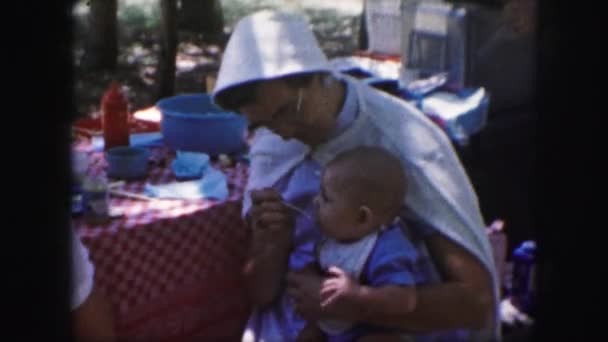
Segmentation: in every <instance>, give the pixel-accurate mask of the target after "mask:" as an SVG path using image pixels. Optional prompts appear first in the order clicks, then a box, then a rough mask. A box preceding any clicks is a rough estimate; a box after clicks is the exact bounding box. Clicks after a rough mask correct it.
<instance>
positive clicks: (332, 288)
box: [321, 266, 361, 312]
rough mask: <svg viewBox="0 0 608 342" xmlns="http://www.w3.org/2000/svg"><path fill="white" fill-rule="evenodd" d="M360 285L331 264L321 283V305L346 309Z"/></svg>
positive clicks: (327, 307)
mask: <svg viewBox="0 0 608 342" xmlns="http://www.w3.org/2000/svg"><path fill="white" fill-rule="evenodd" d="M360 290H361V286H360V285H359V283H358V282H357V281H356V280H355V279H353V278H351V277H350V276H349V275H348V274H346V272H344V271H343V270H342V269H340V268H338V267H335V266H332V267H330V268H329V270H328V278H326V279H325V280H324V281H323V283H322V284H321V307H322V308H324V309H329V311H334V310H331V308H334V307H338V308H339V309H338V310H337V311H339V312H344V311H348V307H349V306H350V305H349V303H352V300H353V298H355V297H356V296H357V295H358V293H359V291H360Z"/></svg>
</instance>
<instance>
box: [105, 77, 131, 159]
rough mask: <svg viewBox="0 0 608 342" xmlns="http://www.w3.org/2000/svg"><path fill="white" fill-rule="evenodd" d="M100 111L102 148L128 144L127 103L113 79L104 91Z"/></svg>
mask: <svg viewBox="0 0 608 342" xmlns="http://www.w3.org/2000/svg"><path fill="white" fill-rule="evenodd" d="M101 113H102V114H101V125H102V128H103V139H104V149H105V150H107V149H109V148H112V147H115V146H129V104H128V102H127V99H126V97H125V95H124V94H123V93H122V91H121V90H120V84H119V83H118V82H116V81H113V82H112V83H111V84H110V87H109V88H108V90H106V92H105V93H104V95H103V97H102V99H101Z"/></svg>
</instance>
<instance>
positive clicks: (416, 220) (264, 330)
mask: <svg viewBox="0 0 608 342" xmlns="http://www.w3.org/2000/svg"><path fill="white" fill-rule="evenodd" d="M213 96H214V100H215V102H216V103H217V104H218V105H220V106H222V107H224V108H227V109H230V110H235V111H237V112H239V113H241V114H242V115H244V116H245V117H246V118H247V119H248V121H249V123H250V125H251V129H255V135H254V137H253V140H252V144H251V149H250V158H251V168H250V176H249V181H248V184H247V194H248V195H247V196H245V199H244V203H243V212H244V214H246V218H247V222H248V224H249V226H250V227H251V229H252V232H253V234H252V243H251V246H250V249H249V258H248V260H247V262H246V266H245V270H244V273H245V277H246V280H247V288H248V291H249V293H250V296H251V299H252V301H253V304H254V305H255V306H256V310H255V312H254V314H253V316H252V318H251V319H250V321H249V323H248V326H247V330H246V332H245V335H244V339H245V340H256V339H266V340H294V339H295V338H296V337H297V336H298V333H299V332H300V331H301V329H302V328H303V323H302V322H304V321H305V320H316V319H319V318H325V319H327V318H330V319H342V320H350V321H359V322H368V323H371V324H378V325H383V326H387V327H396V328H401V329H403V330H405V331H408V332H411V333H419V334H424V333H428V332H433V331H439V330H450V329H456V328H467V329H469V330H470V332H471V335H470V336H469V337H468V339H475V338H485V339H487V338H492V337H493V338H498V329H497V326H498V325H497V315H496V307H497V305H496V303H497V297H498V296H497V294H498V292H497V291H498V290H497V282H496V279H497V278H496V274H495V269H494V264H493V259H492V252H491V247H490V245H489V242H488V240H487V237H486V235H485V230H484V223H483V219H482V217H481V214H480V212H479V208H478V204H477V198H476V196H475V193H474V191H473V189H472V187H471V185H470V182H469V180H468V178H467V176H466V174H465V172H464V170H463V168H462V166H461V164H460V162H459V160H458V158H457V157H456V155H455V153H454V150H453V149H452V147H451V144H450V142H449V140H447V138H446V137H445V135H444V134H443V132H441V131H440V130H439V128H437V127H436V126H434V124H433V123H432V122H431V121H430V120H428V119H427V118H425V117H424V115H423V114H422V113H421V112H419V111H418V110H416V109H415V108H414V107H413V106H411V105H409V104H407V103H405V102H404V101H401V100H399V99H397V98H394V97H392V96H389V95H387V94H384V93H381V92H379V91H377V90H375V89H372V88H371V87H368V86H366V85H364V84H362V83H359V82H357V81H356V80H354V79H351V78H348V77H346V76H339V75H337V74H335V73H334V72H333V71H332V69H331V68H330V66H329V64H328V61H327V58H326V57H325V55H324V54H323V53H322V51H321V50H320V48H319V46H318V44H317V42H316V39H315V38H314V35H313V34H312V32H311V31H310V29H309V27H308V25H307V23H306V22H305V21H303V20H302V19H300V18H297V17H295V16H293V15H290V14H285V13H280V12H273V11H261V12H258V13H255V14H252V15H250V16H248V17H245V18H243V19H242V20H241V21H239V23H238V24H237V25H236V27H235V30H234V32H233V33H232V35H231V37H230V40H229V42H228V44H227V46H226V50H225V52H224V56H223V60H222V64H221V66H220V70H219V74H218V79H217V83H216V86H215V89H214V92H213ZM359 145H375V146H382V147H385V148H387V149H389V150H390V151H391V152H392V153H394V154H395V155H397V156H399V157H400V159H401V161H402V163H403V165H404V167H405V168H406V170H407V172H406V173H407V174H408V183H409V184H410V187H409V190H408V195H407V196H406V198H405V203H407V208H404V212H403V217H404V219H405V220H406V221H408V222H409V223H410V226H412V225H414V226H415V227H417V228H416V230H417V231H418V232H419V234H421V235H422V236H423V237H424V240H423V241H424V243H423V244H421V245H419V246H417V247H418V248H419V249H420V252H421V253H422V254H423V255H426V256H427V257H428V258H427V259H426V260H421V262H432V263H433V264H434V266H435V269H436V270H437V273H436V274H435V275H433V276H434V279H435V281H434V282H433V283H432V284H429V285H428V286H424V287H421V288H420V291H419V298H418V305H417V308H416V309H415V310H414V311H413V312H411V313H402V312H386V311H384V310H385V309H384V308H383V307H381V306H379V305H375V302H374V298H368V297H366V296H365V294H364V293H361V294H360V295H358V296H350V297H342V298H339V299H338V300H336V301H335V302H334V303H333V304H332V305H330V306H327V307H323V308H321V305H320V299H319V289H320V286H321V282H322V281H326V280H325V279H323V278H322V277H321V276H320V275H318V274H316V273H315V272H312V271H310V267H308V266H309V265H310V263H311V262H313V260H314V253H313V246H314V241H315V240H316V239H317V238H318V237H319V233H318V229H317V228H316V227H315V223H314V222H312V221H311V220H310V219H308V218H307V216H308V215H302V214H298V215H294V211H293V210H291V209H289V208H288V207H287V206H285V205H284V204H283V201H287V202H290V203H291V204H293V205H296V206H298V207H300V208H303V209H304V210H305V211H308V213H309V214H310V213H312V210H313V205H312V199H313V198H314V196H315V195H316V194H317V193H319V190H320V189H319V175H320V173H319V170H320V169H321V167H323V166H324V165H325V164H326V163H327V162H328V161H329V160H331V159H333V157H334V156H335V155H336V154H338V153H340V152H342V151H344V150H347V149H350V148H352V147H355V146H359ZM286 280H287V281H286ZM395 300H399V298H395ZM294 311H295V313H294ZM488 334H490V335H488ZM492 335H493V336H492Z"/></svg>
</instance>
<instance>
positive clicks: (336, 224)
mask: <svg viewBox="0 0 608 342" xmlns="http://www.w3.org/2000/svg"><path fill="white" fill-rule="evenodd" d="M336 171H340V170H338V169H337V168H333V167H330V168H328V169H327V170H326V171H325V172H323V177H322V179H321V192H320V193H319V194H318V195H317V197H316V198H315V207H316V219H317V223H318V224H319V227H320V229H321V231H322V232H323V234H325V235H326V236H328V237H331V238H334V239H337V240H340V241H348V240H356V239H359V238H362V237H363V236H362V235H365V234H361V233H360V231H359V229H356V227H357V215H358V208H357V207H356V206H354V205H353V201H350V200H349V198H347V196H346V192H345V191H341V190H343V189H340V188H339V186H338V185H337V184H336V182H335V175H336Z"/></svg>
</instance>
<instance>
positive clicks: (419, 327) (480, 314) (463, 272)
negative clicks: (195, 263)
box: [289, 234, 494, 333]
mask: <svg viewBox="0 0 608 342" xmlns="http://www.w3.org/2000/svg"><path fill="white" fill-rule="evenodd" d="M427 243H428V248H429V252H430V253H431V256H432V257H433V260H434V262H435V264H436V266H437V267H438V270H439V272H440V273H441V274H442V276H443V279H444V281H443V283H441V284H437V285H430V286H419V287H417V289H416V290H417V291H416V293H417V301H416V302H417V303H416V307H415V309H414V311H413V312H410V313H399V314H394V313H392V314H391V313H388V312H387V311H386V310H383V308H381V307H377V306H373V305H370V304H371V303H370V302H369V300H368V299H366V298H365V297H364V296H359V297H357V298H355V299H351V300H349V301H344V302H343V303H341V304H338V305H334V306H332V307H331V308H326V309H322V308H321V305H320V303H321V299H320V288H321V283H322V281H323V279H322V278H320V277H318V276H317V275H315V274H314V273H310V272H308V273H293V272H292V273H290V275H289V281H290V283H289V284H290V293H291V294H292V296H294V297H296V298H297V302H298V303H300V305H299V306H298V310H299V311H300V313H301V314H302V315H303V316H304V317H306V318H308V319H314V318H317V319H318V318H333V319H346V320H355V321H360V322H366V323H370V324H377V325H380V326H385V327H394V328H400V329H404V330H407V331H411V332H419V333H424V332H431V331H437V330H444V329H453V328H468V329H480V328H483V327H485V326H486V325H487V324H489V323H490V321H491V320H492V319H493V315H494V310H493V291H492V279H491V276H490V275H489V274H488V272H487V270H486V269H485V267H484V266H483V264H482V263H481V262H480V261H478V260H477V259H476V258H475V257H474V256H472V255H471V254H470V253H469V252H468V251H467V250H466V249H464V248H463V247H461V246H460V245H457V244H455V243H454V242H452V241H450V240H448V239H447V238H444V237H443V236H441V235H440V234H433V235H431V236H430V237H429V239H428V240H427ZM397 296H398V295H396V297H395V301H400V300H401V299H400V298H398V297H397ZM372 307H373V309H372Z"/></svg>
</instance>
